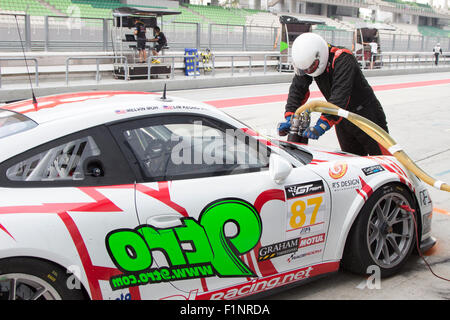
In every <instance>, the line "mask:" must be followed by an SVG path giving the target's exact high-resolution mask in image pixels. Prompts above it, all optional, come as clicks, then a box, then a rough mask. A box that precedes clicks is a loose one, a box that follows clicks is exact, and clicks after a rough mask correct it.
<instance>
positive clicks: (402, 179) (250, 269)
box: [0, 92, 434, 300]
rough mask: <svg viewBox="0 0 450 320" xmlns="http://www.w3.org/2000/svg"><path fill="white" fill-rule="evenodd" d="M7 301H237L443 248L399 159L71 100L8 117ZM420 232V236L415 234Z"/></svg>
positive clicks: (124, 96) (210, 112)
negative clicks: (436, 242) (341, 269)
mask: <svg viewBox="0 0 450 320" xmlns="http://www.w3.org/2000/svg"><path fill="white" fill-rule="evenodd" d="M0 150H1V153H0V194H1V197H0V300H1V299H13V300H14V299H16V300H17V299H25V300H26V299H238V298H243V297H247V296H250V295H254V294H260V293H262V292H265V291H268V290H271V289H274V288H278V287H281V286H285V285H288V284H292V283H294V282H295V283H302V282H305V281H307V280H310V279H313V278H315V277H318V276H320V275H324V274H327V273H332V272H335V271H337V270H338V269H339V267H340V266H342V267H344V268H346V269H347V270H350V271H353V272H358V273H362V274H366V272H367V268H368V267H369V266H376V267H378V268H379V269H380V271H381V275H382V276H386V275H391V274H394V273H395V272H397V271H398V270H399V269H400V268H401V267H402V266H403V265H404V264H405V262H406V260H407V259H408V257H409V255H410V254H411V252H412V251H413V249H414V248H415V247H416V239H417V238H416V236H418V239H419V241H418V243H419V244H420V247H421V250H426V249H428V248H430V247H431V246H432V245H433V244H434V239H433V238H432V237H431V212H432V203H431V200H430V197H429V194H428V191H427V189H426V187H425V185H424V184H423V183H422V182H421V181H420V180H419V179H417V178H416V177H415V176H414V175H412V174H411V173H410V172H408V171H407V170H406V169H405V168H404V167H403V166H402V165H401V164H400V163H399V162H398V161H396V159H395V158H393V157H389V156H377V157H359V156H355V155H351V154H345V153H341V152H330V151H324V150H320V149H317V148H313V147H310V146H307V145H298V144H292V143H288V142H285V141H277V140H268V139H266V138H264V137H262V136H260V135H258V134H257V133H256V132H255V131H253V130H251V129H250V128H248V127H247V126H246V125H244V124H243V123H241V122H240V121H238V120H236V119H234V118H232V117H230V116H228V115H227V114H226V113H224V112H222V111H219V110H217V109H215V108H213V107H211V106H208V105H205V104H201V103H194V102H190V101H186V100H183V99H167V98H162V97H161V96H160V95H156V94H152V93H136V92H88V93H72V94H63V95H56V96H50V97H43V98H40V99H38V104H37V106H35V105H33V103H32V102H31V101H22V102H17V103H13V104H8V105H5V106H3V107H2V109H0ZM414 221H417V234H416V230H415V229H416V228H415V224H414Z"/></svg>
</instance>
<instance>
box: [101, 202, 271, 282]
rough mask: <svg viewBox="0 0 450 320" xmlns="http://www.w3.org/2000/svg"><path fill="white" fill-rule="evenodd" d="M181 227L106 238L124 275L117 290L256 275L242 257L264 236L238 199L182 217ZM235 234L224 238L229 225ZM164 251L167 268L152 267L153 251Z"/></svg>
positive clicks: (249, 207)
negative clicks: (208, 278) (172, 282)
mask: <svg viewBox="0 0 450 320" xmlns="http://www.w3.org/2000/svg"><path fill="white" fill-rule="evenodd" d="M180 220H181V223H182V225H181V226H176V227H172V228H166V229H158V228H156V227H154V226H151V225H140V226H138V227H137V228H135V229H119V230H114V231H112V232H110V233H109V234H108V235H107V236H106V239H105V242H106V248H107V250H108V253H109V255H110V257H111V259H112V261H113V263H114V264H115V265H116V266H117V268H119V270H121V271H122V272H123V274H121V275H117V276H113V277H111V279H110V285H111V288H112V289H113V290H117V289H121V288H126V287H133V286H138V285H145V284H151V283H160V282H168V281H177V280H185V279H193V278H204V277H212V276H219V277H256V275H255V274H254V272H253V271H252V270H251V269H250V268H249V267H248V266H247V265H246V264H245V263H243V262H242V261H241V259H240V258H239V256H240V255H242V254H244V253H246V252H248V251H250V250H252V249H253V248H254V247H255V246H256V245H257V244H258V242H259V240H260V238H261V234H262V223H261V219H260V217H259V214H258V212H257V211H256V209H255V208H254V207H253V206H252V205H251V204H249V203H248V202H246V201H243V200H240V199H224V200H218V201H216V202H213V203H212V204H209V205H208V206H206V208H205V209H204V210H203V211H202V212H201V214H200V217H199V219H198V221H196V220H195V219H194V218H180ZM229 222H230V223H234V224H235V225H236V226H237V232H236V234H234V235H233V236H232V237H231V236H227V235H226V234H225V224H227V223H229ZM155 250H157V251H161V252H162V253H163V254H164V255H165V257H166V259H167V262H168V264H169V266H168V267H161V268H159V267H158V268H151V266H152V265H153V256H152V252H153V251H155Z"/></svg>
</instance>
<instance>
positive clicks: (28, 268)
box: [0, 258, 84, 300]
mask: <svg viewBox="0 0 450 320" xmlns="http://www.w3.org/2000/svg"><path fill="white" fill-rule="evenodd" d="M68 279H69V274H67V272H66V270H64V269H63V268H61V267H59V266H57V265H55V264H51V263H49V262H46V261H42V260H38V259H31V258H12V259H6V260H2V261H0V300H81V299H84V295H83V292H82V291H81V290H80V289H69V287H68V283H69V281H68Z"/></svg>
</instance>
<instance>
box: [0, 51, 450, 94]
mask: <svg viewBox="0 0 450 320" xmlns="http://www.w3.org/2000/svg"><path fill="white" fill-rule="evenodd" d="M287 56H288V55H287V54H279V53H272V54H270V53H269V54H264V55H263V57H264V61H263V74H264V75H266V74H267V72H268V66H269V63H268V62H269V61H272V63H271V65H272V67H274V68H275V71H276V72H282V71H283V69H282V67H283V64H284V63H283V62H282V60H283V59H282V58H283V57H287ZM356 57H357V58H358V59H360V58H361V55H356ZM152 58H157V59H164V60H167V59H169V60H170V66H171V69H170V74H168V77H170V78H171V79H174V78H175V69H178V68H181V66H180V64H181V63H183V62H185V59H186V58H190V59H194V72H193V74H192V75H191V77H193V78H196V77H198V76H199V73H200V71H201V69H202V66H200V65H198V64H199V62H200V59H201V57H200V55H184V54H179V55H163V56H152V55H149V57H148V60H147V61H146V66H147V67H148V68H147V69H148V70H147V79H151V77H152V75H154V74H157V73H153V72H152V68H153V67H155V66H158V64H152V63H151V61H152ZM217 58H220V59H224V58H229V59H225V60H224V61H221V64H220V66H219V67H218V66H217ZM237 58H241V60H240V62H241V64H240V65H239V66H236V59H237ZM242 58H246V59H244V60H243V59H242ZM373 58H375V61H374V62H375V68H376V69H380V68H381V69H399V68H408V67H409V68H423V67H432V66H434V65H435V60H434V55H433V54H432V53H431V54H430V53H428V54H422V53H386V54H380V55H374V56H373ZM176 59H179V62H180V63H178V62H177V63H178V66H176V65H175V62H176ZM210 59H211V60H210V61H211V65H210V67H211V72H210V73H209V74H206V73H205V75H209V76H215V75H216V70H217V68H229V70H230V74H231V76H234V75H235V74H236V68H242V67H244V68H248V75H249V76H251V75H252V74H253V73H254V72H255V71H254V70H255V68H256V67H257V66H259V67H261V61H260V60H259V63H258V64H254V60H255V57H254V56H252V55H251V54H241V53H237V54H212V55H211V57H210ZM8 60H10V61H14V60H19V61H20V60H22V61H24V60H29V61H33V62H34V67H35V73H34V77H35V84H36V86H39V64H38V60H37V58H20V57H14V58H8V57H0V61H8ZM72 60H95V62H96V69H95V80H96V81H97V82H99V81H100V80H101V79H100V61H101V60H112V61H113V62H114V64H116V63H117V62H120V63H122V64H123V67H124V79H125V80H129V79H130V78H131V76H130V74H129V67H130V66H131V65H130V64H129V63H128V61H129V59H128V58H127V56H125V55H121V56H70V57H68V58H67V59H66V62H65V81H66V85H67V86H68V85H69V75H70V72H71V70H70V68H69V67H70V62H71V61H72ZM245 60H248V64H247V65H245V64H243V63H245ZM359 62H360V63H361V67H362V68H363V69H369V68H370V61H364V60H360V61H359ZM364 62H365V63H364ZM141 65H142V64H141ZM144 65H145V64H144ZM442 65H444V66H449V65H450V55H440V56H439V65H438V66H437V67H439V66H442ZM241 70H242V69H241ZM259 72H261V71H259ZM30 74H31V73H30ZM3 76H4V75H3ZM140 77H142V75H141V76H140ZM144 77H145V75H144ZM1 87H2V69H1V68H0V88H1Z"/></svg>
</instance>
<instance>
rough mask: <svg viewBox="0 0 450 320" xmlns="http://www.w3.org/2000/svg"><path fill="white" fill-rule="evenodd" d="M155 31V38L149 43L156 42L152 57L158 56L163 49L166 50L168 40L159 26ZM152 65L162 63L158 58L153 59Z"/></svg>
mask: <svg viewBox="0 0 450 320" xmlns="http://www.w3.org/2000/svg"><path fill="white" fill-rule="evenodd" d="M153 30H154V34H155V38H154V39H151V40H149V41H150V42H156V45H155V47H154V48H153V50H152V55H153V56H158V53H159V52H160V51H161V50H162V48H164V47H165V46H166V45H167V38H166V36H165V35H164V33H163V32H162V31H161V29H160V28H159V27H158V26H156V27H154V28H153ZM152 63H160V61H159V60H158V59H156V58H153V59H152Z"/></svg>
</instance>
